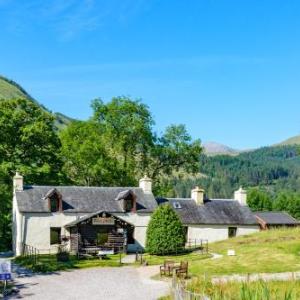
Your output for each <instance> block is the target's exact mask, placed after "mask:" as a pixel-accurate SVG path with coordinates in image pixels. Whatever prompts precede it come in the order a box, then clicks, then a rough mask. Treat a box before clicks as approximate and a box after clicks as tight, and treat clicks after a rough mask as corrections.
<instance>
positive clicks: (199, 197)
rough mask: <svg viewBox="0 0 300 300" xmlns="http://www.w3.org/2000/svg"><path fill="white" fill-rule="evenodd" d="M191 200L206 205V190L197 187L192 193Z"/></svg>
mask: <svg viewBox="0 0 300 300" xmlns="http://www.w3.org/2000/svg"><path fill="white" fill-rule="evenodd" d="M191 198H192V199H193V200H195V202H196V203H197V204H198V205H202V204H203V203H204V190H203V189H200V188H199V187H198V186H196V187H195V188H194V189H193V190H192V192H191Z"/></svg>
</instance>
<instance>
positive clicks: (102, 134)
mask: <svg viewBox="0 0 300 300" xmlns="http://www.w3.org/2000/svg"><path fill="white" fill-rule="evenodd" d="M92 107H93V109H94V114H93V117H92V118H91V119H90V120H88V121H86V122H75V123H73V124H72V125H70V126H69V127H68V128H67V129H66V130H64V131H63V132H62V133H61V135H60V137H61V142H62V157H63V160H64V170H65V172H66V174H67V175H68V177H69V178H70V179H71V180H72V181H73V182H76V183H78V184H84V185H121V186H130V185H136V184H137V181H138V179H139V178H141V176H142V175H144V174H145V173H147V174H148V176H150V177H151V178H152V179H154V180H155V183H156V184H155V186H156V191H162V190H166V188H165V187H164V186H163V185H162V184H161V182H160V181H161V180H162V178H163V177H165V176H168V175H169V174H171V173H172V172H176V171H179V170H184V171H185V172H187V173H189V172H194V171H196V170H198V167H199V166H198V163H199V155H200V153H201V150H202V149H201V146H200V141H193V140H192V138H191V136H190V135H189V134H188V133H187V131H186V129H185V127H184V126H183V125H179V126H175V125H172V126H170V127H169V128H167V129H166V132H165V133H164V134H163V135H162V136H161V137H158V136H157V135H155V134H154V132H153V130H152V125H153V124H154V122H153V119H152V116H151V113H150V111H149V109H148V107H147V106H146V105H144V104H142V103H141V102H140V101H135V100H131V99H130V98H128V97H117V98H113V99H112V100H111V101H110V102H108V103H106V104H105V103H104V102H103V101H101V100H99V99H97V100H94V101H93V103H92Z"/></svg>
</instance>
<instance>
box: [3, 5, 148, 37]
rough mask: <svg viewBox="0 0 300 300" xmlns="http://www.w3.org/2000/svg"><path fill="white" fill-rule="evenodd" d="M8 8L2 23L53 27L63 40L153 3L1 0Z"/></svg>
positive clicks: (123, 19)
mask: <svg viewBox="0 0 300 300" xmlns="http://www.w3.org/2000/svg"><path fill="white" fill-rule="evenodd" d="M0 5H3V7H4V8H5V11H2V14H3V18H2V20H0V23H2V26H3V25H6V27H7V28H8V29H9V30H11V31H14V32H16V33H26V31H27V29H28V28H29V27H33V26H35V27H36V26H39V27H41V28H44V29H46V30H50V31H52V32H53V33H55V34H58V37H59V38H60V39H63V40H69V39H73V38H74V37H76V36H77V35H79V34H81V33H84V32H89V31H94V30H98V29H99V28H101V27H105V26H107V24H110V23H111V22H116V23H118V24H120V25H121V24H123V23H126V22H128V21H129V20H130V19H131V18H133V17H134V16H135V15H137V14H139V13H140V12H142V11H143V10H144V9H146V8H147V7H149V2H148V1H145V0H136V1H133V0H123V1H119V0H109V1H95V0H82V1H79V0H65V1H61V0H51V1H42V0H31V1H30V0H29V1H16V0H15V1H13V0H11V1H9V0H0Z"/></svg>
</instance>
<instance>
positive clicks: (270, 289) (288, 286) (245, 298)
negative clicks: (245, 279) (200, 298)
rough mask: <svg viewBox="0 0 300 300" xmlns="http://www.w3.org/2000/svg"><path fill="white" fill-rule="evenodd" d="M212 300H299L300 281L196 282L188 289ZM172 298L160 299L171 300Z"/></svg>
mask: <svg viewBox="0 0 300 300" xmlns="http://www.w3.org/2000/svg"><path fill="white" fill-rule="evenodd" d="M186 289H187V290H189V291H193V292H195V293H196V294H200V295H206V296H208V297H209V299H211V300H299V299H300V281H269V282H264V281H255V282H249V283H238V282H230V283H221V284H220V283H218V284H212V283H211V282H210V281H199V280H198V281H197V280H194V281H192V282H191V283H189V284H188V285H187V287H186ZM171 299H172V296H166V297H162V298H160V300H171Z"/></svg>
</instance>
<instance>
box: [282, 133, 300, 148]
mask: <svg viewBox="0 0 300 300" xmlns="http://www.w3.org/2000/svg"><path fill="white" fill-rule="evenodd" d="M278 145H282V146H284V145H300V135H296V136H293V137H291V138H289V139H287V140H284V141H283V142H281V143H279V144H278Z"/></svg>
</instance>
